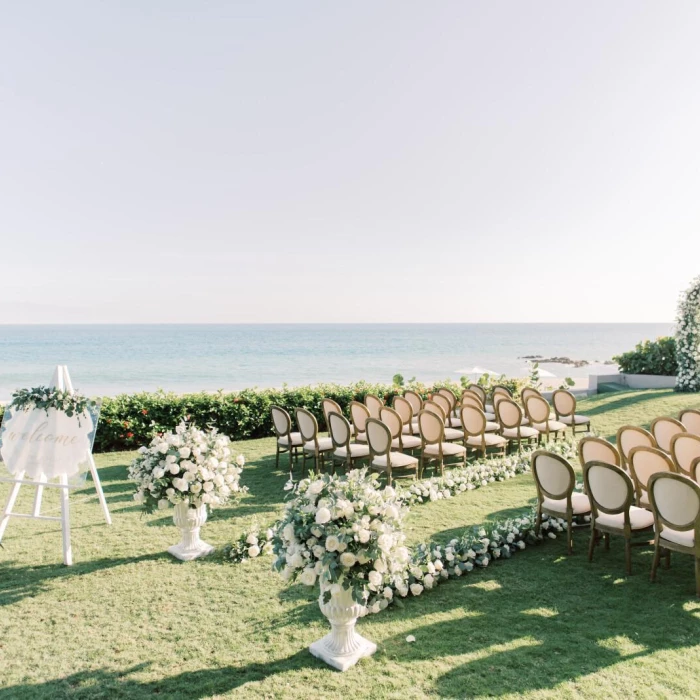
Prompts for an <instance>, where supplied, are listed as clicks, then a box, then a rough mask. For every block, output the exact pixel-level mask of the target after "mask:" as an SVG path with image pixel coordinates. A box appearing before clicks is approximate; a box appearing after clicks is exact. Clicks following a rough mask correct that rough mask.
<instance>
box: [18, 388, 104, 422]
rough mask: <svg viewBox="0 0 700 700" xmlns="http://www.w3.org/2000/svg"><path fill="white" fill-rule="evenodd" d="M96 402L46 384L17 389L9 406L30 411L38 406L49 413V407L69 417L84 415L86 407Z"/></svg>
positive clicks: (94, 404)
mask: <svg viewBox="0 0 700 700" xmlns="http://www.w3.org/2000/svg"><path fill="white" fill-rule="evenodd" d="M96 405H97V402H96V401H93V400H92V399H88V398H87V397H85V396H83V395H82V394H76V393H72V394H71V393H70V392H68V391H65V390H63V389H57V388H56V387H48V386H35V387H33V388H31V389H18V390H17V391H15V393H14V394H12V401H10V405H9V406H10V408H16V409H17V410H18V411H31V410H33V409H34V408H38V409H40V410H42V411H46V415H48V413H49V409H51V408H53V409H55V410H56V411H61V412H62V413H65V414H66V415H67V416H68V417H69V418H72V417H73V416H78V419H79V418H80V416H83V415H86V414H87V410H88V408H91V407H93V406H96Z"/></svg>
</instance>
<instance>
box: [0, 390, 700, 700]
mask: <svg viewBox="0 0 700 700" xmlns="http://www.w3.org/2000/svg"><path fill="white" fill-rule="evenodd" d="M698 405H700V399H698V397H697V396H687V395H674V394H673V393H672V392H669V391H639V392H626V393H614V394H604V395H601V396H598V397H594V398H592V399H589V400H587V401H583V402H581V403H580V410H582V411H583V412H585V413H587V414H588V415H590V416H592V418H593V424H594V428H595V429H596V430H597V432H598V433H599V434H600V435H603V436H613V435H614V433H615V432H616V430H617V428H618V427H619V426H620V425H623V424H625V423H634V424H638V425H648V423H649V422H650V421H651V419H653V418H654V417H656V416H657V415H676V414H677V413H678V411H679V409H680V408H682V407H686V406H695V407H697V406H698ZM237 447H238V448H240V450H241V451H242V452H244V453H245V454H246V456H247V458H248V460H249V463H248V465H247V466H246V468H245V471H244V474H243V481H244V483H245V484H246V485H248V487H249V488H250V493H249V494H248V495H247V496H246V498H245V499H244V500H243V501H242V502H241V503H240V504H239V505H238V506H236V507H232V508H227V509H222V510H219V511H215V512H214V513H213V514H212V516H211V518H210V521H209V523H208V524H207V525H206V527H205V528H204V531H203V535H204V537H205V539H206V540H207V541H209V542H211V543H212V544H215V545H217V546H223V545H224V544H225V543H226V542H228V541H230V540H232V539H233V538H235V537H237V536H238V535H239V534H240V533H241V532H242V531H243V530H244V529H246V527H247V526H249V525H250V523H251V521H252V520H253V518H258V520H259V521H260V522H261V524H267V523H268V522H272V521H273V520H274V519H275V517H276V515H277V514H278V513H279V512H280V511H281V508H282V497H283V493H284V492H283V490H282V486H283V485H284V483H285V481H286V479H287V475H286V473H284V472H281V471H275V469H274V442H273V441H272V440H271V439H266V440H255V441H250V442H247V443H240V444H238V445H237ZM131 457H132V454H131V453H114V454H105V455H98V456H97V463H98V466H99V467H100V475H101V478H102V480H103V483H104V486H105V491H106V494H107V498H108V500H109V504H110V508H111V511H112V515H113V520H114V525H113V526H112V527H107V526H106V525H105V524H104V522H103V521H102V519H101V511H100V509H99V505H98V503H97V499H96V497H95V495H94V491H93V490H92V489H90V488H86V489H85V490H83V491H79V492H77V493H76V494H74V497H73V499H72V509H73V511H72V512H73V517H72V524H73V549H74V557H75V562H76V564H75V566H73V567H71V568H66V567H64V566H63V565H62V564H61V540H60V530H59V528H58V526H57V524H53V523H49V524H47V523H42V522H38V521H23V520H12V521H11V522H10V525H9V527H8V530H7V533H6V535H5V539H4V542H3V544H4V549H2V550H0V608H1V610H0V615H1V617H0V620H1V622H0V700H2V699H4V698H12V699H13V700H15V699H17V700H22V699H24V698H52V699H53V698H110V699H112V698H146V697H152V696H160V697H164V698H209V697H236V696H239V697H269V698H279V697H303V696H304V697H308V698H317V697H340V696H352V695H355V696H359V697H371V698H382V697H397V698H398V697H400V698H413V697H425V696H435V697H482V696H483V697H512V698H516V697H529V698H540V697H556V698H567V697H575V696H585V697H595V698H598V697H600V698H611V697H613V698H614V697H636V698H647V697H648V698H658V697H678V698H691V697H698V696H700V677H699V676H698V668H700V600H698V599H696V598H695V597H694V595H693V592H694V578H693V564H692V560H691V558H690V557H683V556H680V555H676V556H675V557H674V560H673V564H672V567H671V569H670V570H668V571H667V570H664V569H663V568H662V569H661V570H660V572H659V581H658V583H656V584H654V585H652V584H650V583H649V569H650V565H651V552H650V549H648V548H635V552H634V555H633V556H634V558H633V566H634V574H633V575H632V576H631V577H626V576H625V575H624V561H623V551H622V546H621V542H619V541H615V540H614V539H613V541H612V545H611V549H610V551H609V552H605V551H604V550H603V549H602V547H600V548H598V550H597V551H596V556H595V559H594V562H593V563H592V564H588V562H587V561H586V555H585V544H586V540H587V535H588V532H587V531H579V532H577V533H576V535H575V553H574V555H573V556H571V557H567V556H566V555H565V543H564V541H563V539H558V540H556V541H548V542H547V543H546V544H544V545H542V546H540V547H534V548H531V549H530V548H529V549H526V550H525V551H524V552H522V553H517V554H516V555H515V556H514V557H513V558H512V559H511V560H509V561H498V562H496V563H494V564H492V566H490V567H488V568H487V569H485V570H479V571H475V572H473V573H471V574H469V575H468V576H465V577H463V578H461V579H456V580H453V581H448V582H446V583H443V584H441V585H440V586H439V587H438V588H437V589H436V590H434V591H428V592H426V593H424V594H423V595H422V596H420V597H419V598H411V599H408V600H407V601H406V602H405V604H404V606H403V607H402V608H389V609H388V610H386V611H384V612H382V613H380V614H379V615H375V616H370V617H369V618H364V619H363V620H361V621H360V623H359V626H360V631H361V633H362V634H364V635H365V636H367V637H368V638H370V639H372V640H374V641H376V642H377V643H378V645H379V651H378V652H377V654H376V655H375V656H374V657H372V658H371V659H366V660H363V661H362V662H361V663H360V664H359V665H358V666H357V667H355V668H354V669H351V670H350V671H348V672H347V673H345V674H340V673H338V672H336V671H333V670H331V669H330V668H328V667H327V666H325V665H324V664H323V663H321V662H319V661H318V660H316V659H315V658H314V657H312V656H311V655H310V654H309V652H308V651H307V647H308V645H309V644H310V643H311V642H312V641H314V640H316V639H318V638H319V637H321V636H322V635H323V634H325V633H326V631H327V623H326V621H325V618H323V616H322V615H321V613H320V611H319V609H318V606H317V603H316V600H315V597H314V593H313V592H312V591H311V590H309V589H307V588H306V587H303V586H301V585H294V586H291V587H287V586H285V585H284V584H283V583H282V581H281V579H280V578H279V577H278V576H277V575H276V574H274V573H273V572H272V571H271V570H270V564H271V559H270V558H262V559H257V560H254V561H252V562H247V563H245V564H243V565H237V566H236V565H229V564H226V563H224V562H222V561H221V559H220V558H218V556H217V555H215V556H214V557H211V558H209V559H205V560H200V561H195V562H191V563H181V562H178V561H175V560H173V559H172V558H171V557H170V556H168V555H167V554H165V553H164V550H165V549H166V547H167V546H169V545H170V544H173V543H175V542H176V541H177V539H178V537H177V536H178V533H177V531H176V530H175V528H174V527H173V526H172V520H171V514H168V515H164V514H162V513H158V514H154V515H152V516H143V515H141V513H140V511H139V509H138V507H137V506H136V505H135V504H134V502H133V501H132V498H131V493H132V488H131V485H130V484H129V482H127V481H126V465H127V464H128V462H129V460H130V459H131ZM6 493H7V485H6V484H2V485H0V498H2V500H3V501H4V497H5V494H6ZM534 495H535V490H534V485H533V483H532V478H531V476H530V475H523V476H520V477H518V478H516V479H513V480H511V481H508V482H505V483H496V484H491V485H489V486H488V487H486V488H483V489H479V490H477V491H473V492H468V493H466V494H463V495H461V496H458V497H456V498H454V499H451V500H448V501H439V502H437V503H432V504H428V505H421V506H416V507H415V508H414V509H413V510H412V512H411V514H410V515H409V518H408V522H407V525H408V532H409V538H410V540H411V541H412V542H417V541H420V540H422V539H426V538H430V537H435V538H437V539H440V540H448V539H450V538H451V537H452V536H453V535H455V534H456V533H459V532H460V531H461V530H462V529H463V528H465V527H467V526H470V525H473V524H478V523H481V522H483V521H485V520H487V519H490V518H502V517H505V516H507V515H508V514H509V513H510V512H512V511H513V510H514V509H518V508H522V507H523V506H525V505H527V504H528V503H531V502H532V500H533V497H534ZM29 503H30V494H29V493H28V492H26V493H25V494H24V496H23V498H22V499H21V502H20V505H22V506H23V507H24V508H25V509H28V508H29ZM45 511H46V512H47V513H49V511H52V513H51V514H57V513H58V501H57V497H56V494H55V493H49V494H47V496H46V499H45ZM408 634H413V635H414V636H415V637H416V642H415V643H414V644H408V643H407V642H406V641H405V638H406V635H408Z"/></svg>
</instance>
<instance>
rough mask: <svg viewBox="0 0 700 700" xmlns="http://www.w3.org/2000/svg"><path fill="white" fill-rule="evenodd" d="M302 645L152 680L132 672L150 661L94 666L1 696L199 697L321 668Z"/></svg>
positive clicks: (17, 699)
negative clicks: (281, 653)
mask: <svg viewBox="0 0 700 700" xmlns="http://www.w3.org/2000/svg"><path fill="white" fill-rule="evenodd" d="M324 667H325V664H323V663H322V662H321V661H318V660H317V659H315V658H314V657H313V656H311V654H310V653H309V651H308V650H307V649H306V648H304V649H302V650H301V651H298V652H297V653H296V654H293V655H292V656H288V657H286V658H284V659H278V660H277V661H270V662H269V663H264V664H248V665H247V666H241V667H233V666H230V667H226V668H207V669H200V670H197V671H185V672H183V673H180V674H178V675H175V676H169V677H167V678H163V679H161V680H155V681H139V680H137V679H135V678H132V677H130V676H133V675H134V674H138V673H142V672H148V668H149V664H139V665H138V666H133V667H132V668H129V669H126V670H125V671H116V670H109V669H96V670H93V671H80V672H78V673H74V674H72V675H70V676H66V677H65V678H60V679H56V680H53V681H47V682H45V683H38V684H30V683H27V684H18V685H13V686H9V687H6V688H1V689H0V700H5V699H6V700H36V699H37V698H52V699H53V700H55V699H59V698H78V699H79V700H81V699H82V700H87V699H88V698H95V697H101V698H130V699H131V698H136V699H137V700H138V698H152V697H154V696H158V697H163V698H168V700H171V699H172V700H199V698H210V697H212V696H217V697H218V696H219V695H223V694H225V693H228V692H230V691H232V690H235V689H236V688H240V687H241V686H243V685H245V684H246V683H253V682H255V681H263V680H265V679H267V678H269V677H270V676H274V675H277V674H279V673H287V672H289V671H294V670H299V669H305V668H324Z"/></svg>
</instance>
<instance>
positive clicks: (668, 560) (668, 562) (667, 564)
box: [665, 549, 671, 569]
mask: <svg viewBox="0 0 700 700" xmlns="http://www.w3.org/2000/svg"><path fill="white" fill-rule="evenodd" d="M665 568H666V569H670V568H671V550H670V549H667V550H666V566H665Z"/></svg>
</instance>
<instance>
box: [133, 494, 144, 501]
mask: <svg viewBox="0 0 700 700" xmlns="http://www.w3.org/2000/svg"><path fill="white" fill-rule="evenodd" d="M134 500H135V501H136V502H137V503H143V491H137V492H136V493H135V494H134Z"/></svg>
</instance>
